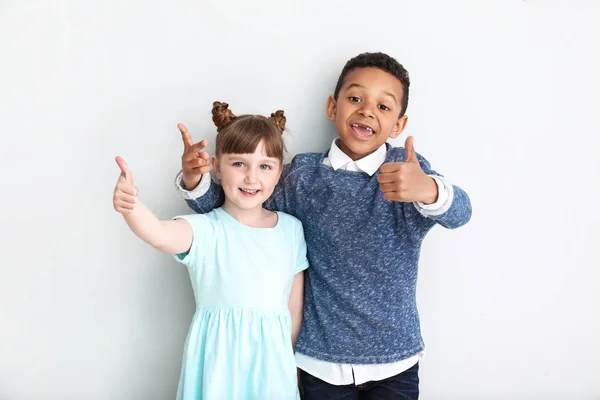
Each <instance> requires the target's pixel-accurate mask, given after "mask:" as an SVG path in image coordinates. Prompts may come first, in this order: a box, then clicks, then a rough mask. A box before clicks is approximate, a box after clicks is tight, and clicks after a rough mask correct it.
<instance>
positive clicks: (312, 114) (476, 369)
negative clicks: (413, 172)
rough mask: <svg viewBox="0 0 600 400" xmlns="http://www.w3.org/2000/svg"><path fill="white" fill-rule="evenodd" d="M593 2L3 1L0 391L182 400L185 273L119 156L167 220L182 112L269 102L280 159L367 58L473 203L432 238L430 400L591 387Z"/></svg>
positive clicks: (424, 285)
mask: <svg viewBox="0 0 600 400" xmlns="http://www.w3.org/2000/svg"><path fill="white" fill-rule="evenodd" d="M599 18H600V4H599V2H597V1H592V0H590V1H579V0H568V1H567V0H545V1H543V0H527V1H522V0H495V1H494V0H471V1H468V0H460V1H459V0H456V1H447V0H431V1H408V0H394V1H391V0H379V1H377V2H371V3H368V2H366V1H363V0H345V1H325V0H321V1H312V0H311V1H308V0H305V1H302V2H301V1H283V0H281V1H275V0H272V1H242V0H232V1H227V2H225V1H216V0H214V1H182V0H175V1H170V2H164V1H116V0H105V1H102V2H100V1H96V2H83V1H75V0H56V1H52V2H49V1H31V0H27V1H26V0H21V1H17V0H2V1H0V46H1V47H0V57H1V62H0V132H1V134H2V145H1V146H0V160H1V162H2V165H1V168H0V184H1V187H2V195H1V196H0V226H1V234H2V237H1V241H0V260H1V262H0V324H1V326H0V399H2V400H4V399H9V400H16V399H168V398H174V392H175V390H176V385H177V380H178V376H179V368H180V362H181V354H182V348H183V344H184V340H185V336H186V334H187V328H188V324H189V322H190V319H191V316H192V314H193V310H194V303H193V298H192V291H191V287H190V284H189V278H188V276H187V272H186V270H185V269H184V267H182V266H181V265H179V264H177V263H175V262H174V261H173V260H172V259H171V258H170V256H168V255H164V254H160V253H158V252H156V251H154V250H153V249H151V248H150V247H148V246H146V245H145V244H143V243H142V242H141V241H140V240H138V239H137V238H135V237H134V236H133V234H132V233H130V232H129V230H128V229H127V228H126V225H125V224H124V222H123V221H122V218H121V217H120V216H119V215H118V214H117V213H115V212H114V210H113V208H112V190H113V187H114V184H115V182H116V180H117V177H118V168H117V166H116V164H115V162H114V157H115V156H116V155H121V156H123V157H124V158H125V159H126V160H127V161H128V163H129V165H130V168H131V170H132V172H133V176H134V178H135V182H136V184H137V186H138V187H139V189H140V195H141V198H142V199H143V200H144V201H145V202H146V203H147V204H148V205H149V206H150V207H151V208H153V210H154V211H155V212H156V213H157V214H158V215H159V216H161V217H163V218H169V217H171V216H174V215H176V214H179V213H183V212H188V211H189V209H188V208H187V206H186V205H185V203H184V202H183V200H181V199H180V198H179V197H178V194H177V192H176V191H175V189H174V187H173V177H174V175H175V173H176V172H177V171H178V169H179V165H180V156H181V151H182V143H181V139H180V135H179V133H178V131H177V129H176V124H177V123H178V122H185V123H187V124H188V126H189V128H190V130H191V132H192V134H193V136H194V139H195V140H200V139H202V138H206V139H208V140H209V141H211V146H209V149H211V150H212V148H213V147H212V141H213V139H214V136H215V129H214V127H213V125H212V122H211V120H210V107H211V103H212V101H213V100H223V101H227V102H229V103H230V104H231V108H232V110H233V111H234V112H235V113H238V114H241V113H262V114H269V113H270V112H272V111H274V110H276V109H278V108H282V109H284V110H285V111H286V115H287V116H288V127H289V129H290V131H291V133H290V135H289V136H288V138H287V145H288V150H289V153H290V154H289V157H288V159H290V158H291V156H292V155H293V154H295V153H298V152H303V151H322V150H324V149H325V148H326V147H327V146H328V145H329V143H330V141H331V140H332V139H333V137H334V136H335V130H334V126H333V124H332V123H330V122H328V121H327V120H326V116H325V111H324V108H325V101H326V97H327V95H328V94H330V93H331V92H332V91H333V88H334V85H335V81H336V79H337V76H338V74H339V73H340V71H341V69H342V67H343V65H344V63H345V62H346V61H347V60H348V59H349V58H351V57H352V56H355V55H357V54H358V53H361V52H364V51H384V52H387V53H389V54H390V55H392V56H394V57H396V58H397V59H398V60H399V61H400V62H402V63H403V64H404V65H405V66H406V68H407V69H408V70H409V72H410V74H411V79H412V86H411V97H410V102H409V107H408V115H409V123H408V128H407V130H406V133H407V134H411V135H414V136H415V147H416V150H417V151H419V152H420V153H422V154H423V155H424V156H425V157H427V158H428V159H429V161H430V162H431V163H432V166H433V167H434V168H435V169H436V170H438V171H440V172H441V173H443V174H444V175H445V176H447V177H448V178H449V179H450V180H451V181H453V182H454V183H456V184H458V185H460V186H461V187H463V188H464V189H466V190H467V191H468V193H469V194H470V196H471V200H472V203H473V219H472V220H471V222H470V223H469V224H468V225H466V226H465V227H463V228H461V229H458V230H456V231H447V230H445V229H443V228H441V227H438V228H436V229H434V230H433V231H432V232H431V234H430V235H429V237H428V238H427V239H426V241H425V244H424V247H423V253H422V254H423V255H422V262H421V267H420V278H419V287H418V300H419V307H420V311H421V317H422V325H423V332H424V338H425V342H426V346H427V356H426V358H425V360H424V361H423V362H422V365H421V382H422V384H421V391H422V395H421V398H423V399H424V400H430V399H444V400H453V399H456V400H458V399H460V400H463V399H477V400H481V399H483V400H487V399H490V400H491V399H516V400H521V399H527V400H529V399H568V400H574V399H600V380H598V372H599V368H598V367H599V362H600V360H599V358H600V344H599V341H598V337H600V321H599V320H600V317H599V312H598V308H599V307H598V306H599V304H600V292H599V291H598V290H597V288H598V287H599V286H600V285H599V284H598V280H599V278H600V272H599V266H600V262H599V261H598V246H599V240H598V228H597V226H598V223H599V222H600V217H599V213H598V199H599V198H600V191H599V189H598V172H600V162H599V161H598V159H599V157H598V147H599V145H600V139H599V135H598V134H599V133H600V132H599V129H598V126H599V121H598V119H599V118H598V115H599V113H598V111H597V109H598V107H599V105H600V103H599V93H600V79H599V78H598V71H600V49H599V45H598V38H599V37H600V27H599V24H598V20H599ZM405 137H406V135H403V136H402V137H401V138H400V139H398V140H396V141H395V142H394V144H395V145H402V144H403V142H404V138H405Z"/></svg>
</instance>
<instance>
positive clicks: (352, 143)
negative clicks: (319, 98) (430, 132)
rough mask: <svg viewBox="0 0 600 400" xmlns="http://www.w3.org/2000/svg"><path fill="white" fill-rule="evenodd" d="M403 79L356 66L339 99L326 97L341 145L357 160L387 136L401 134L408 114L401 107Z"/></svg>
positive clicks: (345, 82) (328, 109)
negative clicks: (403, 113) (402, 112)
mask: <svg viewBox="0 0 600 400" xmlns="http://www.w3.org/2000/svg"><path fill="white" fill-rule="evenodd" d="M403 95H404V93H403V90H402V83H401V82H400V81H399V80H398V79H397V78H396V77H395V76H393V75H392V74H389V73H387V72H385V71H382V70H380V69H378V68H371V67H369V68H357V69H355V70H353V71H351V72H350V73H348V75H347V76H346V79H345V80H344V84H343V86H342V89H341V90H340V93H339V95H338V98H337V100H336V99H335V98H334V97H333V96H330V97H329V99H328V100H327V114H328V116H329V119H330V120H331V121H335V125H336V129H337V132H338V135H339V137H340V140H339V142H338V146H339V147H340V149H341V150H342V151H343V152H344V153H346V155H348V156H349V157H350V158H351V159H353V160H358V159H361V158H363V157H365V156H368V155H369V154H371V153H373V152H374V151H375V150H377V149H378V148H379V147H380V146H381V145H382V144H383V143H385V141H386V140H387V139H388V138H396V137H398V136H399V135H400V133H401V132H402V130H403V129H404V127H405V126H406V121H407V119H408V117H407V116H406V115H404V116H402V117H401V118H399V115H400V113H401V111H402V96H403Z"/></svg>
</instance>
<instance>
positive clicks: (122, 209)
mask: <svg viewBox="0 0 600 400" xmlns="http://www.w3.org/2000/svg"><path fill="white" fill-rule="evenodd" d="M115 161H116V162H117V165H118V166H119V169H120V170H121V175H119V179H118V180H117V184H116V186H115V191H114V193H113V206H114V208H115V211H117V212H119V213H121V214H130V213H131V212H132V211H133V210H134V208H135V206H136V204H137V202H138V198H137V194H138V189H137V188H136V187H135V186H133V176H132V175H131V171H129V167H128V166H127V163H126V162H125V160H123V158H121V157H117V158H116V159H115Z"/></svg>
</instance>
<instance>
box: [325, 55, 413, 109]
mask: <svg viewBox="0 0 600 400" xmlns="http://www.w3.org/2000/svg"><path fill="white" fill-rule="evenodd" d="M357 68H378V69H380V70H382V71H385V72H387V73H389V74H392V75H394V76H395V77H396V78H398V80H399V81H400V83H401V84H402V90H403V92H404V93H403V94H402V110H401V111H400V116H399V117H398V118H401V117H402V116H403V115H404V114H405V113H406V108H407V107H408V89H409V87H410V78H409V77H408V71H407V70H406V69H405V68H404V67H403V66H402V64H400V63H399V62H398V61H396V59H395V58H393V57H390V56H388V55H387V54H385V53H362V54H359V55H357V56H356V57H354V58H351V59H350V60H348V62H347V63H346V65H345V66H344V69H342V73H341V74H340V77H339V78H338V81H337V84H336V85H335V92H334V94H333V97H334V98H335V99H336V100H337V98H338V95H339V94H340V90H341V89H342V85H343V84H344V79H346V75H348V74H349V73H350V71H352V70H355V69H357Z"/></svg>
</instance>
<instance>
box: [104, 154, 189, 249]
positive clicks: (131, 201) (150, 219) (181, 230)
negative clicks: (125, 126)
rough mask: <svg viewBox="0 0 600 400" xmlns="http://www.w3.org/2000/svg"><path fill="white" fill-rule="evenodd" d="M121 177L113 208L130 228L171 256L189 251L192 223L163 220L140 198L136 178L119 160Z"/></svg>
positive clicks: (114, 196) (123, 161)
mask: <svg viewBox="0 0 600 400" xmlns="http://www.w3.org/2000/svg"><path fill="white" fill-rule="evenodd" d="M116 161H117V164H118V165H119V168H120V169H121V175H120V176H119V179H118V181H117V185H116V186H115V190H114V195H113V206H114V208H115V210H116V211H117V212H119V213H121V214H122V215H123V218H124V219H125V222H127V225H129V228H130V229H131V230H132V232H133V233H135V234H136V236H138V237H139V238H140V239H142V240H143V241H144V242H146V243H148V244H149V245H151V246H152V247H154V248H156V249H157V250H160V251H163V252H165V253H170V254H180V253H185V252H187V251H188V250H189V248H190V246H191V244H192V240H193V233H192V228H191V226H190V224H189V223H187V222H186V221H183V220H176V221H160V220H159V219H158V218H157V217H156V215H154V213H153V212H152V211H150V209H148V208H147V207H146V206H145V205H144V204H142V203H141V202H140V201H139V200H138V197H137V188H135V187H134V186H133V176H132V174H131V172H130V171H129V167H128V166H127V163H126V162H125V160H123V159H122V158H121V157H117V159H116Z"/></svg>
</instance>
